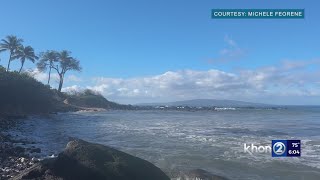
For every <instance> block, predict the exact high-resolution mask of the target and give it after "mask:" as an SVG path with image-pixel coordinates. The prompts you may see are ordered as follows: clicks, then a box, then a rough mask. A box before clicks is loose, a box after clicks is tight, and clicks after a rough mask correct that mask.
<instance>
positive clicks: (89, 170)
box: [12, 139, 170, 180]
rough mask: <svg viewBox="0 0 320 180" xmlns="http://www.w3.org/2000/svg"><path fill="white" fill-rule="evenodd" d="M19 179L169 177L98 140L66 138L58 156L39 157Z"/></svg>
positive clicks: (144, 179) (145, 179) (156, 179)
mask: <svg viewBox="0 0 320 180" xmlns="http://www.w3.org/2000/svg"><path fill="white" fill-rule="evenodd" d="M12 179H13V180H19V179H45V180H57V179H77V180H87V179H95V180H103V179H112V180H151V179H152V180H169V179H170V178H169V177H168V176H167V175H166V174H165V173H164V172H162V171H161V170H160V169H159V168H158V167H156V166H155V165H153V164H151V163H150V162H148V161H145V160H143V159H140V158H137V157H134V156H132V155H129V154H126V153H124V152H121V151H118V150H116V149H113V148H110V147H107V146H103V145H100V144H94V143H89V142H86V141H83V140H79V139H77V140H73V141H70V142H69V143H68V144H67V146H66V148H65V150H64V151H63V152H61V153H60V154H59V155H58V157H56V158H52V159H46V160H43V161H41V162H39V163H37V164H35V165H34V166H32V167H31V168H29V169H26V170H25V171H23V172H21V173H20V174H19V175H17V176H16V177H14V178H12Z"/></svg>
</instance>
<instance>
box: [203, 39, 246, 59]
mask: <svg viewBox="0 0 320 180" xmlns="http://www.w3.org/2000/svg"><path fill="white" fill-rule="evenodd" d="M224 42H225V44H226V47H225V48H223V49H221V50H220V51H219V55H220V56H219V57H216V58H213V59H210V60H209V63H216V62H227V61H233V60H238V59H241V58H243V57H244V56H245V55H246V53H247V52H246V50H244V49H243V48H240V47H239V46H238V44H237V43H236V42H235V40H233V39H232V38H231V37H229V36H227V35H226V36H225V37H224Z"/></svg>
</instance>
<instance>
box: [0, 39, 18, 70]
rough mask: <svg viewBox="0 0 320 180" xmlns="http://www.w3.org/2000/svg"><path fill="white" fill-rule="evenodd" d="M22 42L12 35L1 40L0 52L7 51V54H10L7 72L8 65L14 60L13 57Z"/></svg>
mask: <svg viewBox="0 0 320 180" xmlns="http://www.w3.org/2000/svg"><path fill="white" fill-rule="evenodd" d="M22 42H23V40H22V39H20V38H17V37H16V36H13V35H10V36H7V37H6V38H5V39H2V40H1V43H0V52H2V51H9V53H10V56H9V62H8V66H7V71H9V70H10V63H11V61H12V60H14V57H15V55H16V53H17V51H18V49H19V47H20V46H21V43H22Z"/></svg>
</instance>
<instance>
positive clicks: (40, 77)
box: [27, 68, 59, 83]
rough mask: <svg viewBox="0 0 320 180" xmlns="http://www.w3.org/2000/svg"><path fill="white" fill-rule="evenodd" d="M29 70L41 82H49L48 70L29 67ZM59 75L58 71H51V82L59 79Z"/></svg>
mask: <svg viewBox="0 0 320 180" xmlns="http://www.w3.org/2000/svg"><path fill="white" fill-rule="evenodd" d="M27 72H28V73H29V74H30V75H31V76H33V77H34V78H35V79H37V80H38V81H40V82H43V83H47V81H48V77H49V74H48V73H47V72H41V71H39V69H37V68H35V69H29V70H27ZM58 80H59V75H58V74H57V73H54V72H53V73H51V82H53V81H58Z"/></svg>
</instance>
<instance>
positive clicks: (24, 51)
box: [13, 45, 38, 73]
mask: <svg viewBox="0 0 320 180" xmlns="http://www.w3.org/2000/svg"><path fill="white" fill-rule="evenodd" d="M13 59H20V61H21V67H20V70H19V73H21V70H22V68H23V65H24V63H25V61H26V60H30V61H31V62H33V63H34V62H35V61H36V60H37V59H38V56H36V55H35V53H34V49H33V48H32V47H31V46H26V47H24V46H23V45H21V46H20V47H19V48H18V50H17V52H16V55H14V56H13Z"/></svg>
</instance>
